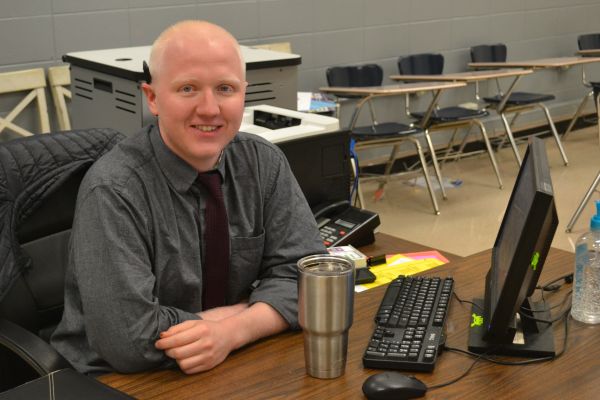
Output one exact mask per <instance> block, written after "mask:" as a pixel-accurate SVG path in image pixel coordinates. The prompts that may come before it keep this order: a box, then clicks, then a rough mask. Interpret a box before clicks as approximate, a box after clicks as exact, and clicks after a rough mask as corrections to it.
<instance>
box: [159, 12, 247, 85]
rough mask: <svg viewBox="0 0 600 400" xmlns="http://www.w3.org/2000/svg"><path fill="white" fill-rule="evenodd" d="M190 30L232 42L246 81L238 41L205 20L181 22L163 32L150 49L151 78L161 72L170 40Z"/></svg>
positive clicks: (221, 28) (244, 64) (244, 65)
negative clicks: (164, 53) (196, 30)
mask: <svg viewBox="0 0 600 400" xmlns="http://www.w3.org/2000/svg"><path fill="white" fill-rule="evenodd" d="M188 29H201V30H204V31H205V32H206V34H207V36H209V35H210V36H218V35H221V36H222V37H225V38H227V39H229V40H231V42H232V44H233V45H234V48H235V50H236V52H237V54H238V57H239V59H240V62H241V67H242V74H243V75H242V76H243V77H244V79H245V77H246V62H245V61H244V57H243V55H242V50H241V48H240V45H239V43H238V41H237V39H236V38H235V37H234V36H233V35H232V34H231V33H230V32H229V31H227V30H226V29H225V28H223V27H221V26H219V25H216V24H213V23H211V22H208V21H203V20H183V21H179V22H177V23H175V24H173V25H171V26H169V27H168V28H166V29H165V30H164V31H162V32H161V34H160V35H158V37H157V38H156V40H155V41H154V43H153V44H152V48H151V49H150V58H149V60H148V67H149V69H150V76H152V77H154V76H156V75H157V74H158V71H159V70H160V65H161V63H162V53H163V51H164V49H165V46H166V45H167V43H168V42H169V40H171V39H172V38H173V37H174V36H176V35H177V34H180V33H181V32H184V31H186V30H188ZM210 36H209V37H210Z"/></svg>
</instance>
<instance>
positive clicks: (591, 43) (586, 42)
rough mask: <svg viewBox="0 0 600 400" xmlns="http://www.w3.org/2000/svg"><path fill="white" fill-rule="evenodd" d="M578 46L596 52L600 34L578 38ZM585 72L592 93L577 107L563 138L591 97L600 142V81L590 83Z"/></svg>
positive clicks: (587, 84)
mask: <svg viewBox="0 0 600 400" xmlns="http://www.w3.org/2000/svg"><path fill="white" fill-rule="evenodd" d="M577 45H578V46H579V50H594V49H600V33H588V34H585V35H580V36H579V37H578V38H577ZM582 71H583V84H584V85H585V86H587V87H589V88H590V89H592V90H590V92H589V93H588V94H587V96H585V97H584V98H583V100H582V101H581V103H579V107H577V111H575V115H574V116H573V118H572V119H571V123H570V124H569V126H568V127H567V130H566V131H565V133H564V135H563V138H564V137H565V136H567V135H568V134H569V132H571V129H572V128H573V125H575V122H576V121H577V118H578V117H579V116H580V115H581V112H582V111H583V108H584V107H585V105H586V104H587V101H588V99H589V98H590V97H592V96H593V97H594V104H595V106H596V114H597V117H598V121H597V122H598V140H599V141H600V101H599V100H598V94H600V81H588V80H587V79H586V77H585V70H582Z"/></svg>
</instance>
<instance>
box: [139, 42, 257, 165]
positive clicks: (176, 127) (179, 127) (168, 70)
mask: <svg viewBox="0 0 600 400" xmlns="http://www.w3.org/2000/svg"><path fill="white" fill-rule="evenodd" d="M155 75H156V76H153V77H152V79H153V81H152V84H151V85H144V87H143V89H144V92H145V93H146V96H147V99H148V106H149V108H150V111H151V112H152V113H153V114H154V115H158V125H159V128H160V132H161V136H162V138H163V140H164V142H165V144H166V145H167V147H169V148H170V149H171V151H173V152H174V153H175V154H177V155H178V156H179V157H181V158H182V159H183V160H185V161H186V162H187V163H188V164H190V165H192V166H193V167H195V168H196V169H197V170H199V171H206V170H209V169H211V168H212V167H213V166H214V164H215V163H216V161H217V160H218V158H219V155H220V153H221V150H223V148H224V147H225V146H226V145H227V144H228V143H229V142H230V141H231V140H232V139H233V137H234V136H235V134H236V133H237V131H238V129H239V127H240V124H241V120H242V116H243V112H244V94H245V90H246V85H247V83H246V81H245V80H244V73H243V70H242V66H241V60H240V58H239V54H238V52H237V51H236V48H235V47H234V45H233V44H232V43H231V42H230V41H227V40H206V39H202V38H200V39H199V40H198V36H195V35H189V36H185V37H182V38H179V39H177V40H173V41H171V42H170V43H169V44H168V45H166V47H165V49H164V51H163V54H162V57H161V58H160V60H159V64H158V66H157V71H156V73H155Z"/></svg>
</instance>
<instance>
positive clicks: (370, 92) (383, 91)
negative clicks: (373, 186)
mask: <svg viewBox="0 0 600 400" xmlns="http://www.w3.org/2000/svg"><path fill="white" fill-rule="evenodd" d="M465 85H466V83H463V82H417V83H407V84H398V85H385V86H367V87H345V86H327V87H321V88H319V90H320V91H321V92H324V93H331V94H333V95H336V96H339V97H344V96H352V97H359V98H360V100H358V102H357V103H356V106H355V108H354V112H353V113H352V118H351V119H350V125H349V128H348V129H349V130H350V131H352V130H353V129H354V128H355V126H356V123H357V122H358V117H359V115H360V112H361V110H362V108H363V106H364V105H365V104H367V103H368V104H369V106H370V110H371V118H372V120H373V124H376V121H375V116H374V111H373V106H372V103H371V100H373V99H374V98H377V97H386V96H400V95H407V94H410V93H419V92H424V91H431V92H433V96H432V99H431V102H430V103H429V106H428V107H427V111H425V113H424V115H423V118H421V120H420V121H419V125H418V126H419V128H421V129H422V130H423V131H424V133H425V140H426V141H427V147H428V148H429V153H430V154H431V158H432V162H433V168H434V170H435V175H436V176H437V179H438V183H439V187H440V190H441V192H442V196H443V197H444V199H445V198H446V197H447V196H446V190H445V188H444V185H443V180H442V174H441V172H440V167H439V165H438V161H437V158H436V156H435V149H434V147H433V143H432V142H431V137H430V136H429V133H428V131H427V127H428V126H429V120H430V118H431V115H432V113H433V110H434V109H435V107H436V106H437V103H438V101H439V98H440V95H441V93H442V91H443V90H445V89H451V88H458V87H462V86H465ZM399 140H410V141H412V142H413V143H414V145H415V147H416V148H417V152H418V154H419V158H420V161H421V165H422V168H423V175H424V178H425V183H426V185H427V189H428V191H429V197H430V199H431V203H432V205H433V210H434V213H435V214H439V213H440V211H439V207H438V204H437V199H436V197H435V191H434V189H433V186H432V185H431V182H430V179H429V172H428V171H427V166H426V162H425V157H424V155H423V152H422V150H421V145H420V143H419V141H418V140H417V139H415V138H414V137H412V135H406V136H404V137H403V138H398V137H394V136H392V137H383V138H381V139H371V140H366V141H363V143H362V144H360V147H361V148H363V149H364V148H367V147H374V146H375V147H380V146H391V145H394V147H393V149H392V151H391V153H390V157H389V159H388V161H387V165H386V168H385V173H384V175H385V177H386V179H389V176H390V174H391V170H392V165H393V163H394V161H395V156H396V150H397V148H398V146H397V144H398V141H399ZM356 173H357V174H358V171H356ZM377 179H378V178H377ZM384 182H385V181H384ZM383 184H385V183H383ZM383 184H381V185H380V189H379V190H383ZM357 194H358V199H359V201H360V204H362V205H364V204H365V201H364V199H363V196H362V191H361V190H360V186H359V187H358V190H357Z"/></svg>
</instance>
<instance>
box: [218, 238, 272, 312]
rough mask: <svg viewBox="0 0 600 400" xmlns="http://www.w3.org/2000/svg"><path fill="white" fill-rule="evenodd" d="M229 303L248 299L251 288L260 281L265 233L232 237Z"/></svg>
mask: <svg viewBox="0 0 600 400" xmlns="http://www.w3.org/2000/svg"><path fill="white" fill-rule="evenodd" d="M230 240H231V241H230V243H231V260H230V264H229V265H230V267H229V288H230V291H229V294H228V296H227V297H228V303H230V304H231V303H237V302H239V301H241V300H243V299H246V298H248V296H249V295H250V291H251V286H252V283H253V282H254V281H256V280H257V279H259V275H260V268H261V266H262V258H263V248H264V244H265V233H264V231H263V232H261V233H260V234H259V235H258V236H250V237H241V236H237V237H231V239H230Z"/></svg>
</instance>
